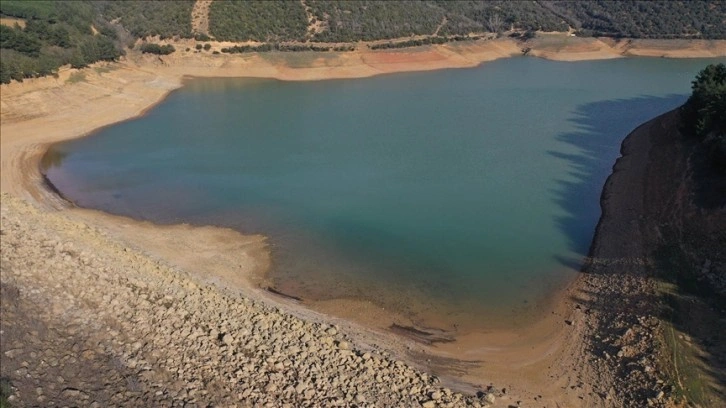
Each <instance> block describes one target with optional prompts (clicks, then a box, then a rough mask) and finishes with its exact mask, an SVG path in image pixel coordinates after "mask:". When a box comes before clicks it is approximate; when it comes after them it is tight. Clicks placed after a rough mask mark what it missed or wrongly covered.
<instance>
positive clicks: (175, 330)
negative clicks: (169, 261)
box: [0, 194, 489, 407]
mask: <svg viewBox="0 0 726 408" xmlns="http://www.w3.org/2000/svg"><path fill="white" fill-rule="evenodd" d="M0 232H1V234H2V236H1V238H2V239H1V242H2V274H1V276H2V327H1V329H2V340H3V341H2V350H1V351H2V354H1V355H0V357H1V358H2V365H1V366H2V377H3V378H4V380H5V381H6V382H9V383H10V386H11V387H10V388H11V390H10V392H11V395H10V397H9V401H10V403H11V404H12V405H13V406H31V405H42V406H63V405H70V406H74V405H79V406H120V405H122V406H159V407H163V406H169V407H172V406H173V407H176V406H255V407H258V406H270V407H271V406H275V407H277V406H289V407H293V406H294V407H299V406H359V407H362V406H426V407H434V406H457V407H459V406H480V405H487V403H488V401H489V400H487V399H486V398H482V399H480V398H476V397H473V396H465V395H462V394H459V393H456V392H452V391H451V390H449V389H447V388H444V387H442V386H440V385H437V383H438V379H437V378H436V377H433V376H429V375H427V374H425V373H423V372H420V371H417V370H416V369H414V368H412V367H411V366H409V365H407V364H405V363H403V362H401V361H395V360H394V359H392V358H391V357H390V356H389V355H388V354H387V353H372V352H364V351H362V350H359V349H357V348H356V346H355V345H354V344H351V340H350V338H348V337H347V336H346V335H345V334H344V333H341V332H340V331H339V329H338V328H337V327H336V326H333V325H327V324H324V323H316V322H309V321H305V320H302V319H300V318H298V317H294V316H291V315H289V314H285V313H283V312H281V311H280V310H279V309H278V308H275V307H271V306H268V305H265V304H262V303H260V302H257V301H253V300H250V299H246V298H242V297H239V296H233V295H230V294H227V293H224V292H223V291H221V290H219V289H217V288H215V287H210V286H207V285H203V284H200V283H199V282H198V281H195V280H194V279H192V278H191V277H190V276H189V275H186V274H185V273H184V272H182V271H178V270H174V269H173V268H170V267H168V266H166V265H164V264H162V263H159V262H156V261H154V260H152V259H149V258H148V257H145V256H144V255H142V254H140V253H138V252H135V251H133V250H131V249H129V248H126V247H124V246H123V245H122V244H121V243H119V242H114V240H113V239H111V238H109V237H108V236H106V235H104V234H103V233H102V232H100V231H98V230H96V229H94V228H92V227H89V226H87V225H83V224H80V223H77V222H75V221H72V220H69V219H68V218H67V217H64V216H63V215H62V214H57V213H47V212H42V211H39V210H37V209H36V208H34V207H32V206H30V205H29V204H27V203H25V202H23V201H21V200H19V199H17V198H14V197H12V196H9V195H6V194H4V195H3V196H2V224H1V231H0Z"/></svg>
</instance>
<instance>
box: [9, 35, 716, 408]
mask: <svg viewBox="0 0 726 408" xmlns="http://www.w3.org/2000/svg"><path fill="white" fill-rule="evenodd" d="M194 44H195V43H194V42H193V41H187V42H178V43H175V46H176V48H177V50H179V51H178V52H177V53H175V54H172V55H171V56H166V57H157V56H148V55H140V54H138V53H137V52H133V51H132V52H130V53H129V55H128V56H127V57H126V58H125V59H124V60H123V61H121V62H119V63H113V64H101V65H97V66H94V67H91V68H88V69H84V70H81V71H77V70H70V69H69V70H64V71H62V72H61V73H60V74H59V77H58V78H40V79H34V80H27V81H25V82H24V83H22V84H19V83H12V84H9V85H2V88H0V89H1V91H2V92H1V98H0V169H1V172H0V190H2V192H3V193H4V195H3V214H4V216H6V215H7V217H8V218H7V219H8V220H11V221H6V219H5V218H4V219H3V231H5V230H6V226H7V225H9V224H8V222H12V223H16V224H18V225H16V227H17V230H18V231H20V232H21V233H22V234H26V235H27V236H28V237H30V238H32V239H29V240H28V241H27V243H23V242H26V241H23V240H17V241H15V242H17V246H16V247H12V248H8V249H7V250H4V251H3V255H5V254H6V253H10V254H11V255H18V254H22V253H24V252H23V251H26V250H27V251H31V248H29V246H34V245H35V244H36V243H37V242H38V241H37V239H41V238H44V237H42V236H41V237H39V238H38V237H35V238H34V236H33V235H32V233H34V232H35V231H36V230H39V231H41V232H42V231H44V229H45V228H46V226H48V228H49V230H48V231H54V232H48V234H51V235H52V234H56V233H57V234H61V236H55V235H54V238H52V239H53V240H57V241H62V242H65V241H69V242H75V241H76V240H79V242H80V241H82V240H86V239H87V237H86V235H85V232H84V231H86V230H89V231H91V230H93V231H100V232H99V233H101V234H102V235H103V236H104V237H106V238H107V241H105V240H101V241H99V242H100V243H99V245H98V246H92V247H89V251H91V253H93V251H101V250H102V248H105V247H106V244H108V245H110V246H113V245H121V246H123V247H125V248H128V249H129V251H132V253H133V254H136V255H134V256H138V257H142V258H143V259H145V260H146V261H144V262H147V261H148V262H150V265H152V266H151V268H152V269H153V266H154V265H167V266H168V267H169V268H171V269H170V270H171V271H174V272H175V273H176V272H178V273H179V274H180V275H179V276H181V275H183V274H188V276H190V277H191V278H190V279H195V282H197V283H196V284H197V285H200V286H201V287H203V288H204V289H203V290H202V292H204V293H205V294H212V293H213V294H214V295H208V296H222V294H223V293H227V294H228V292H224V291H231V292H232V294H231V295H230V296H232V298H233V299H234V301H235V302H237V301H240V302H244V299H248V300H249V299H252V300H254V301H256V302H260V304H261V305H265V306H264V307H268V306H267V305H273V306H269V307H277V308H278V309H279V310H278V311H279V312H280V313H282V315H283V316H292V317H295V318H299V319H302V320H301V321H303V322H312V321H317V322H323V323H324V324H328V325H329V324H331V323H333V324H336V325H338V328H340V330H341V332H343V333H346V335H348V336H350V341H351V342H352V344H355V345H356V346H355V347H359V348H360V349H361V350H365V349H366V348H368V349H373V348H375V349H376V350H379V351H380V352H381V353H383V354H382V355H383V356H385V358H388V357H387V356H390V357H391V358H392V359H394V360H395V359H404V360H406V361H409V362H411V363H413V364H414V365H415V366H416V367H418V368H420V369H427V370H435V371H437V372H440V373H441V379H442V381H443V383H444V384H445V385H448V386H450V387H453V388H455V389H457V390H460V391H464V392H467V393H469V394H474V393H477V392H479V393H480V396H481V397H482V398H485V397H487V396H488V395H490V394H494V391H496V396H497V397H498V399H497V402H496V403H495V405H501V406H508V405H510V404H514V405H516V403H517V401H524V402H525V403H527V402H529V403H536V404H540V405H541V404H546V405H555V404H560V405H565V406H619V405H622V401H620V400H619V399H618V398H616V396H617V395H618V390H612V391H610V390H607V391H606V392H603V391H601V390H602V388H603V387H604V388H606V389H607V388H608V387H609V386H610V385H609V384H614V382H613V381H614V380H613V376H612V375H608V374H607V373H610V371H608V370H610V369H609V368H608V367H607V366H603V365H597V364H595V363H593V361H592V355H591V354H590V352H591V351H590V349H588V347H589V346H588V344H589V343H588V340H587V339H586V335H587V334H588V333H589V334H591V333H592V330H594V329H593V324H594V323H593V322H592V321H589V320H588V319H589V318H582V319H577V318H576V317H577V316H579V314H580V313H581V311H582V310H583V309H581V308H576V307H575V304H574V303H573V301H572V299H573V297H574V296H575V293H579V292H580V291H582V290H584V288H585V287H586V286H587V285H590V284H588V283H583V282H585V280H583V279H580V280H578V281H577V282H575V283H574V286H573V287H571V288H567V289H566V290H565V293H564V294H563V295H562V296H561V299H560V301H557V302H555V304H554V305H552V310H553V311H552V316H551V317H548V318H546V319H544V320H542V321H541V322H539V323H536V324H534V325H533V326H532V327H529V328H526V329H523V330H521V331H518V332H508V333H488V334H485V335H484V336H480V337H476V338H470V339H458V340H457V342H454V343H448V344H447V345H446V347H443V346H439V347H433V346H425V345H421V344H419V343H414V342H411V341H408V340H406V339H402V338H399V337H393V336H390V335H389V334H387V333H383V332H380V331H376V330H371V329H365V328H362V327H359V326H357V325H355V324H353V323H350V322H348V321H344V320H340V319H336V318H334V317H331V316H327V315H322V314H319V313H316V312H314V311H311V310H307V309H304V308H301V307H300V306H299V305H297V304H296V303H295V302H294V301H290V300H285V299H280V298H277V297H275V296H270V295H269V294H267V293H264V292H262V291H260V290H258V289H257V288H259V287H260V286H263V285H264V282H263V279H264V277H263V276H264V275H263V274H261V273H259V272H260V271H263V270H264V269H265V268H266V266H267V263H268V262H269V259H268V254H267V250H266V248H265V239H264V237H261V236H244V235H242V234H239V233H237V232H235V231H231V230H226V229H219V228H212V227H191V226H186V225H178V226H167V227H159V226H155V225H152V224H148V223H141V222H137V221H134V220H130V219H125V218H120V217H113V216H109V215H107V214H102V213H99V212H96V211H89V210H82V209H77V208H71V207H70V206H68V204H67V203H65V202H64V201H63V200H61V199H59V198H58V197H57V196H56V195H55V194H53V193H52V192H50V191H48V189H47V188H46V187H45V185H44V184H43V179H42V176H41V174H40V171H39V161H40V158H41V156H42V155H43V153H44V152H45V151H46V149H47V147H48V146H49V145H50V144H52V143H55V142H58V141H61V140H67V139H71V138H76V137H82V136H84V135H87V134H89V133H90V132H92V131H93V130H95V129H98V128H100V127H103V126H107V125H111V124H113V123H117V122H119V121H122V120H126V119H129V118H132V117H135V116H138V115H141V114H143V113H144V112H145V111H146V110H147V109H149V108H150V107H152V106H154V105H155V104H156V103H158V102H159V101H161V100H162V99H163V98H164V97H165V96H166V95H167V94H168V93H169V92H170V91H172V90H174V89H176V88H178V87H180V86H182V84H183V80H184V78H185V77H187V76H198V77H261V78H262V77H263V78H277V79H281V80H323V79H331V78H358V77H367V76H372V75H379V74H385V73H391V72H404V71H420V70H434V69H443V68H460V67H473V66H476V65H479V64H481V63H482V62H486V61H492V60H495V59H498V58H508V57H515V56H520V55H522V54H523V49H525V48H530V50H529V51H528V55H533V56H538V57H543V58H550V59H560V60H578V59H602V58H618V57H623V56H628V55H649V56H666V57H713V56H726V41H692V42H685V43H684V42H667V41H661V42H658V41H655V40H652V41H639V40H625V41H619V42H616V41H613V40H607V39H579V38H574V37H567V36H563V35H557V36H554V35H542V36H540V37H539V38H538V39H536V40H535V41H533V42H531V43H527V44H522V43H518V42H515V41H512V40H509V39H499V40H489V41H477V42H472V43H457V44H447V45H441V46H430V47H419V48H415V49H405V50H396V51H377V52H374V51H367V50H366V51H355V52H348V53H324V54H320V53H317V54H316V53H296V54H282V53H270V54H260V55H258V54H249V55H231V56H230V55H212V54H210V53H196V52H194ZM214 47H216V48H219V47H220V45H219V44H214ZM186 48H190V51H185V49H186ZM213 49H215V48H213ZM13 197H16V198H20V199H22V200H23V201H26V202H29V203H30V204H24V203H22V202H20V201H16V198H13ZM8 203H9V204H8ZM18 214H20V216H19V215H18ZM26 217H27V218H29V219H30V221H28V222H30V223H32V227H27V226H25V224H24V221H23V219H24V218H26ZM64 222H70V223H75V224H74V225H79V227H73V231H74V233H73V234H71V235H62V234H63V231H62V230H63V228H59V227H58V226H57V225H64V224H63V223H64ZM53 223H56V224H53ZM58 223H60V224H58ZM12 225H15V224H12ZM52 225H56V226H52ZM14 228H15V227H14ZM27 228H31V230H32V231H28V230H27ZM3 233H5V232H3ZM22 234H21V236H23V237H24V236H26V235H22ZM36 238H37V239H36ZM5 241H6V240H3V243H4V242H5ZM83 242H86V241H83ZM58 251H60V252H58ZM58 251H56V253H55V255H58V256H61V255H59V254H62V253H63V252H62V251H63V247H61V249H59V250H58ZM31 252H32V251H31ZM55 255H54V256H55ZM67 255H68V254H67ZM69 256H71V258H72V259H75V258H74V256H73V255H69ZM109 256H110V258H108V259H107V260H103V261H99V262H101V265H108V263H113V260H114V259H116V258H115V256H116V255H115V253H113V254H111V255H109ZM22 259H26V258H22ZM51 259H54V258H51ZM61 259H63V256H61ZM23 262H25V261H23ZM104 262H108V263H104ZM20 263H22V262H20ZM92 265H93V264H92ZM120 265H127V266H129V268H128V269H125V268H122V269H119V273H122V274H123V273H126V272H125V271H128V273H131V272H132V271H131V269H133V267H132V265H133V264H125V263H121V264H120ZM52 267H53V265H51V264H44V265H34V266H33V268H36V269H33V268H31V269H29V270H27V271H26V272H27V273H28V274H30V275H28V276H34V278H33V279H35V280H23V279H25V278H22V277H23V276H25V273H26V272H23V273H22V274H21V275H18V276H19V277H18V276H16V275H14V274H15V272H14V271H16V270H19V269H18V268H17V267H16V265H15V264H13V263H9V262H6V261H5V260H3V274H2V277H3V290H4V291H5V288H6V287H7V288H16V289H17V290H18V291H19V293H21V294H22V293H33V292H32V291H34V290H39V289H38V288H40V287H42V286H43V285H47V284H49V283H50V281H44V280H43V279H44V278H43V276H36V275H37V272H38V271H45V270H50V268H52ZM38 268H39V269H38ZM20 269H22V268H20ZM8 276H10V277H12V279H10V280H6V277H8ZM168 276H172V277H173V276H175V275H174V274H171V275H168ZM168 276H167V277H168ZM185 276H186V275H185ZM21 278H22V279H21ZM71 278H72V279H76V280H83V277H82V276H78V275H75V276H71ZM180 279H181V278H180ZM583 285H585V286H583ZM12 290H13V291H14V290H15V289H12ZM154 290H156V289H154ZM13 293H14V292H13ZM69 293H74V292H69ZM152 293H153V291H152ZM176 295H178V294H175V295H173V296H176ZM79 296H81V295H79ZM205 296H207V295H205ZM225 296H227V295H226V294H225ZM19 299H23V297H22V296H21V297H20V298H19ZM49 299H50V298H49ZM48 301H49V302H51V301H52V302H55V300H48ZM200 302H202V303H203V300H200ZM104 304H105V300H104V301H103V302H100V301H99V302H98V303H97V305H99V306H97V308H98V309H100V310H105V307H104V306H102V305H104ZM36 306H38V305H30V304H28V305H26V304H24V303H22V302H21V301H18V303H17V305H15V306H13V307H18V308H22V307H28V308H31V309H32V307H36ZM157 307H158V305H155V306H152V309H154V310H155V308H157ZM5 309H6V308H5V307H3V310H5ZM573 316H574V317H573ZM3 317H5V316H3ZM56 317H58V316H56ZM126 318H129V316H127V315H123V314H122V315H119V317H118V319H119V321H123V319H126ZM208 318H209V317H208V316H204V317H203V318H202V321H205V319H208ZM5 320H7V319H5V318H4V319H3V321H5ZM160 321H163V319H162V320H160ZM573 322H574V324H572V323H573ZM323 323H320V324H323ZM119 324H121V323H119ZM215 324H216V323H215ZM162 326H163V325H162ZM210 327H211V326H210ZM321 327H322V326H321ZM205 330H206V329H205ZM215 330H218V329H215ZM337 330H338V329H336V331H337ZM218 331H219V330H218ZM209 333H211V331H209V332H207V334H209ZM219 333H221V332H219ZM219 333H218V334H219ZM145 335H146V334H144V333H142V332H139V333H136V334H134V333H132V334H130V336H131V337H130V338H129V342H131V343H132V344H135V343H134V341H140V340H139V339H135V338H134V337H133V336H145ZM132 340H134V341H132ZM472 345H480V348H481V353H478V354H476V353H475V354H473V355H469V356H463V355H462V353H461V352H460V351H461V350H463V349H466V350H471V349H472V348H471V346H472ZM228 346H229V345H228ZM142 347H143V346H142ZM231 348H232V347H231V346H230V347H228V348H227V349H225V351H224V352H229V350H230V349H231ZM315 350H317V349H315ZM356 350H357V349H356ZM3 352H5V350H3ZM316 352H317V351H316ZM353 355H354V356H357V357H359V358H360V357H361V356H360V355H358V354H356V353H353ZM114 356H116V355H114ZM121 356H123V359H122V360H121V361H122V362H124V364H127V363H128V362H129V361H130V360H124V359H127V358H129V357H128V356H126V355H125V354H123V353H122V354H121ZM172 357H173V356H172ZM172 357H169V358H172ZM114 358H121V357H118V356H116V357H114ZM352 360H353V361H355V362H356V363H360V361H358V360H356V359H355V358H353V359H352ZM4 361H5V358H4ZM255 361H257V362H259V360H255ZM270 364H274V363H270ZM3 365H4V364H3ZM152 365H153V364H152ZM167 374H168V375H170V376H171V377H170V381H182V382H183V381H185V380H184V379H183V378H181V377H175V376H174V373H167ZM165 375H166V374H165ZM386 381H388V380H386ZM490 382H496V384H497V388H496V389H495V388H491V389H490V388H489V384H490ZM427 384H428V383H427ZM259 387H263V386H262V385H259ZM358 387H361V386H360V385H359V386H358ZM74 389H75V388H74ZM253 389H255V390H258V388H254V387H253ZM259 389H263V390H264V388H259ZM424 389H425V390H426V391H425V392H436V390H435V389H434V388H425V387H424V388H420V387H419V388H416V389H415V390H416V392H413V390H414V388H409V391H410V392H412V393H411V395H416V396H417V397H416V398H418V399H417V402H418V403H423V402H427V401H428V400H426V398H429V399H431V398H433V397H432V396H431V395H428V396H425V393H424ZM502 389H505V390H506V393H505V392H502ZM306 390H307V388H302V389H301V393H303V396H304V393H305V391H306ZM320 392H322V391H320V390H318V391H317V393H316V394H315V396H316V397H317V396H320V395H321V394H319V393H320ZM392 392H394V394H391V395H398V394H395V392H397V391H392ZM442 392H444V394H442V395H447V396H448V395H449V394H446V391H445V390H444V391H442ZM422 393H424V394H422ZM223 394H224V392H221V393H220V394H219V395H223ZM180 395H181V394H180ZM230 395H234V394H230ZM270 395H273V394H270ZM275 395H276V394H275ZM366 395H367V394H366ZM366 395H362V396H361V398H363V399H364V400H365V398H367V397H366ZM436 395H437V396H438V394H436ZM451 395H454V394H451ZM248 397H249V396H248ZM425 397H426V398H425ZM198 398H199V399H198V401H212V399H211V397H210V398H208V399H205V398H204V397H198ZM342 398H343V400H342V401H347V403H353V402H352V401H354V400H353V399H354V398H356V394H353V393H350V395H348V394H346V395H344V396H343V397H342ZM346 398H348V399H346ZM442 398H443V397H442ZM447 398H448V397H447ZM452 398H462V399H459V400H451V401H464V399H463V398H464V397H452ZM107 401H113V400H111V399H109V400H107ZM259 401H262V400H259ZM295 401H297V400H295ZM466 401H469V402H471V403H472V404H475V403H480V402H482V403H490V402H492V401H486V400H481V401H480V400H479V399H467V400H466ZM343 405H345V403H343ZM404 405H406V404H404ZM525 406H526V405H525Z"/></svg>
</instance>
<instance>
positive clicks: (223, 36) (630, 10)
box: [0, 0, 726, 83]
mask: <svg viewBox="0 0 726 408" xmlns="http://www.w3.org/2000/svg"><path fill="white" fill-rule="evenodd" d="M303 3H304V4H303ZM193 6H194V1H193V0H176V1H160V0H115V1H112V0H75V1H49V0H3V1H2V3H0V15H2V16H11V17H18V18H22V19H25V20H26V22H27V26H26V27H25V28H21V27H20V26H16V27H2V28H1V29H0V30H1V31H0V56H2V59H1V60H0V81H2V83H8V82H10V81H11V80H13V79H14V80H18V81H20V80H22V79H23V78H29V77H37V76H44V75H51V74H54V73H56V72H57V70H58V68H59V67H60V66H62V65H66V64H70V65H71V66H73V67H83V66H86V65H88V64H90V63H93V62H96V61H113V60H115V59H117V58H118V57H119V56H121V55H122V54H123V49H124V47H131V46H132V45H133V44H134V42H135V41H136V40H137V39H139V38H148V37H155V36H159V37H160V38H161V39H165V38H195V39H197V41H209V40H211V39H212V37H213V38H214V39H216V40H220V41H222V40H229V41H248V40H253V41H258V42H264V43H267V44H263V45H261V46H258V47H231V48H228V49H227V51H228V52H250V51H272V50H280V51H310V50H313V51H330V50H335V51H341V50H349V49H351V45H350V44H347V45H336V46H333V47H329V46H315V45H307V44H306V45H300V44H284V43H286V42H302V41H312V42H345V43H352V42H357V41H372V40H385V39H394V38H405V37H410V36H414V35H418V36H420V37H418V38H410V39H408V40H405V41H396V42H394V41H392V42H390V43H382V44H376V45H375V46H371V48H374V49H386V48H401V47H409V46H417V45H427V44H442V43H444V42H448V41H457V40H459V39H464V38H465V36H468V35H469V34H472V33H483V32H491V33H497V34H502V33H505V32H513V36H515V37H517V38H519V39H521V40H526V39H528V38H530V37H531V36H532V35H533V34H534V32H535V31H538V30H541V31H567V30H569V29H572V30H574V31H575V32H576V33H577V34H578V35H583V36H592V35H605V36H612V37H632V38H726V24H723V21H725V20H726V3H724V2H721V1H718V2H717V1H697V0H694V1H627V2H611V1H599V0H598V1H581V2H570V1H473V0H462V1H448V0H422V1H371V0H360V1H356V0H305V1H304V2H300V1H297V0H285V1H241V0H239V1H237V0H235V1H233V0H215V1H214V2H212V4H211V6H210V8H209V29H210V33H194V32H192V21H191V18H192V17H191V14H192V9H193ZM305 6H307V7H308V11H309V13H310V17H311V18H312V23H313V24H315V25H316V26H317V27H318V29H317V30H316V31H315V32H308V25H309V21H308V12H307V11H306V8H305ZM522 33H529V34H527V35H523V34H522ZM207 34H210V35H211V36H212V37H210V36H209V35H207ZM281 43H282V44H281ZM159 47H160V46H159Z"/></svg>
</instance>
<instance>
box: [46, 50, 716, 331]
mask: <svg viewBox="0 0 726 408" xmlns="http://www.w3.org/2000/svg"><path fill="white" fill-rule="evenodd" d="M721 61H723V59H722V60H720V61H715V60H704V59H689V60H685V59H684V60H674V59H663V58H624V59H614V60H604V61H584V62H554V61H547V60H542V59H536V58H530V57H522V58H511V59H505V60H499V61H495V62H490V63H486V64H484V65H482V66H480V67H477V68H471V69H451V70H442V71H434V72H419V73H403V74H391V75H384V76H378V77H373V78H364V79H350V80H326V81H316V82H284V81H278V80H268V79H246V78H238V79H221V78H214V79H190V80H188V81H187V83H186V84H185V86H184V87H182V88H180V89H178V90H176V91H174V92H172V93H171V94H170V95H169V96H168V97H167V98H166V99H165V100H164V101H163V102H161V103H160V104H159V105H157V106H156V107H154V108H152V109H151V110H149V112H148V113H146V114H145V115H144V116H142V117H138V118H135V119H133V120H129V121H126V122H123V123H119V124H116V125H113V126H109V127H106V128H103V129H100V130H98V131H96V132H95V133H93V134H91V135H89V136H88V137H85V138H81V139H77V140H72V141H68V142H63V143H60V144H57V145H54V146H53V147H52V148H51V149H50V150H49V152H48V154H47V155H46V158H45V159H44V163H45V166H46V169H45V170H44V171H45V172H46V175H47V177H48V180H49V181H50V182H51V183H52V184H53V185H54V186H55V187H56V188H57V189H58V190H59V191H60V192H61V193H62V194H63V196H64V197H66V198H68V199H69V200H71V201H72V202H74V203H75V204H76V205H78V206H80V207H87V208H93V209H99V210H102V211H105V212H108V213H112V214H118V215H124V216H129V217H132V218H135V219H140V220H148V221H152V222H155V223H160V224H170V223H190V224H205V225H206V224H209V225H218V226H224V227H231V228H234V229H236V230H239V231H240V232H242V233H244V234H253V233H255V234H256V233H260V234H264V235H265V236H267V237H268V244H269V248H270V251H271V255H272V258H271V259H272V266H271V269H270V271H268V275H267V279H268V280H269V282H270V283H271V285H273V286H274V288H275V289H276V290H278V291H280V292H283V293H286V294H288V295H293V296H296V297H300V298H302V299H304V301H306V302H309V303H311V304H314V303H315V302H326V301H334V300H341V299H348V300H355V301H360V302H364V303H370V304H372V305H375V307H376V308H378V309H380V310H389V311H392V312H393V313H395V314H397V315H400V316H404V317H405V318H406V322H405V323H406V324H413V325H415V326H417V327H437V328H441V329H443V330H454V331H459V332H464V331H467V330H470V329H476V328H482V327H499V326H502V327H504V326H511V325H519V324H525V323H526V322H528V321H530V320H531V319H532V318H534V317H535V316H536V315H537V313H541V312H543V311H544V310H545V309H546V307H545V306H544V305H546V303H547V301H548V299H550V297H551V296H552V295H553V294H555V293H557V291H558V290H559V289H561V288H563V287H564V286H566V285H567V283H569V282H571V281H572V279H573V278H574V277H575V276H576V274H577V272H578V270H579V268H580V266H581V263H582V260H583V258H584V257H585V256H586V255H587V251H588V248H589V246H590V242H591V241H592V238H593V233H594V230H595V226H596V224H597V221H598V218H599V216H600V206H599V198H600V193H601V190H602V187H603V184H604V182H605V179H606V178H607V176H608V175H609V174H610V172H611V168H612V166H613V164H614V162H615V160H616V159H617V157H618V156H619V149H620V144H621V142H622V140H623V139H624V137H625V136H626V135H627V134H628V133H629V132H630V131H632V130H633V129H634V128H635V127H637V126H638V125H640V124H642V123H644V122H646V121H647V120H649V119H651V118H653V117H655V116H657V115H659V114H661V113H664V112H666V111H668V110H671V109H674V108H676V107H677V106H679V105H681V104H682V103H683V102H684V101H685V100H686V99H687V97H688V94H689V93H690V82H691V81H692V80H693V78H694V76H695V74H696V73H697V72H698V71H699V70H701V69H703V68H704V67H705V66H706V65H707V64H708V63H712V62H721ZM622 239H624V240H627V239H628V237H622Z"/></svg>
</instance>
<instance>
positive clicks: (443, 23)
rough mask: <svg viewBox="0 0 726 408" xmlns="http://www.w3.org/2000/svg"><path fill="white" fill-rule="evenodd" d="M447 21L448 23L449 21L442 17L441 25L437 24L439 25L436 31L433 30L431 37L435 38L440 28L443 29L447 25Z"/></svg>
mask: <svg viewBox="0 0 726 408" xmlns="http://www.w3.org/2000/svg"><path fill="white" fill-rule="evenodd" d="M448 21H449V20H447V19H446V16H444V17H443V18H442V19H441V24H439V25H438V26H437V27H436V30H434V33H433V34H431V36H432V37H436V36H437V35H439V31H441V29H442V28H444V26H445V25H446V23H447V22H448Z"/></svg>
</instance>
